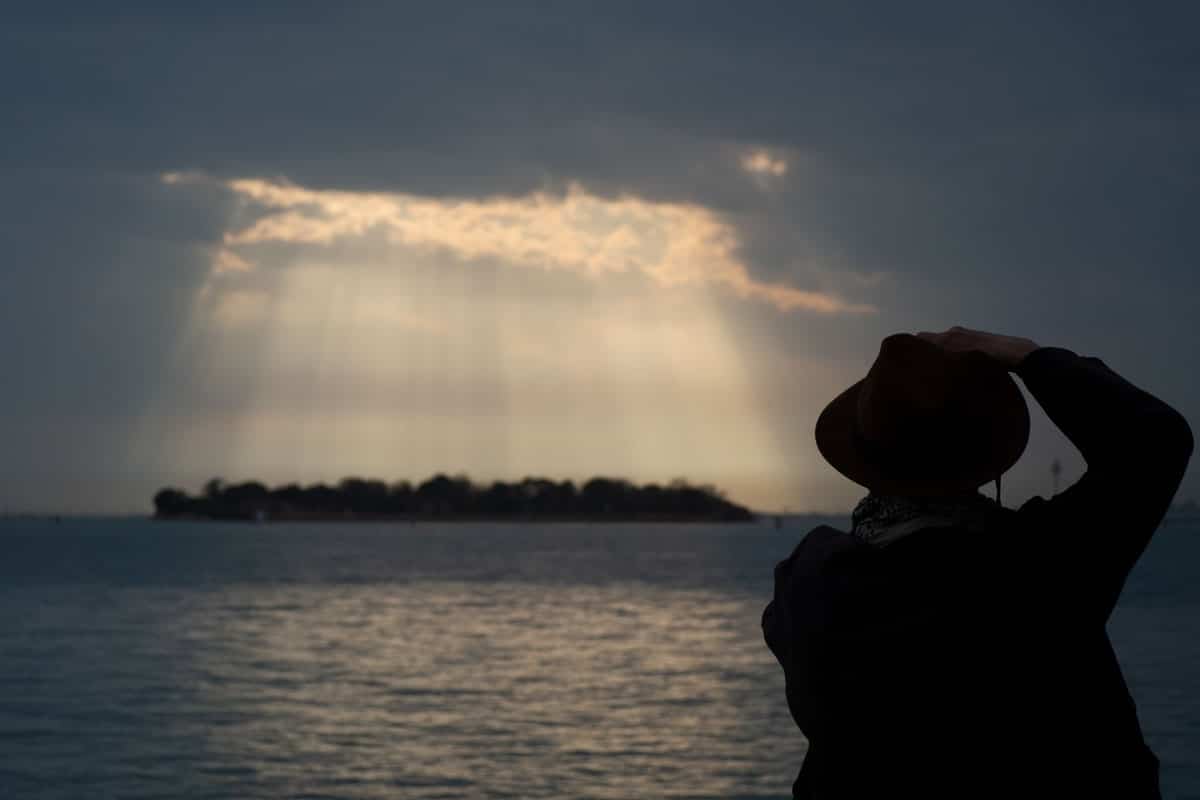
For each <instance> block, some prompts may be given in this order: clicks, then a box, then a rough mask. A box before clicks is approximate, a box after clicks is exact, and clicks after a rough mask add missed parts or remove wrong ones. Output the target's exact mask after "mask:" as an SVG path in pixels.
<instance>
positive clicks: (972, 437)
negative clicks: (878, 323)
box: [816, 333, 1029, 496]
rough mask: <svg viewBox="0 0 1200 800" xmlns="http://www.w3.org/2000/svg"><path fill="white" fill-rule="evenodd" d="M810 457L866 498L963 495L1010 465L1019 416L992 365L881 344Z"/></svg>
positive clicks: (820, 430)
mask: <svg viewBox="0 0 1200 800" xmlns="http://www.w3.org/2000/svg"><path fill="white" fill-rule="evenodd" d="M816 437H817V448H818V449H819V450H820V451H821V455H822V456H824V457H825V460H826V461H828V462H829V463H830V464H831V465H832V466H833V468H834V469H836V470H837V471H838V472H840V473H842V474H843V475H845V476H846V477H847V478H849V479H850V480H852V481H854V482H855V483H857V484H860V485H862V486H865V487H867V488H868V489H870V490H871V491H873V492H878V493H882V494H901V495H916V496H920V495H935V494H945V493H948V492H957V491H969V490H972V489H976V488H978V487H979V486H981V485H983V484H985V483H987V482H988V481H991V480H996V479H997V478H999V476H1000V475H1001V474H1002V473H1003V472H1004V471H1005V470H1007V469H1008V468H1009V467H1011V466H1012V465H1013V464H1015V463H1016V461H1017V459H1018V458H1020V457H1021V453H1022V452H1024V450H1025V445H1026V444H1027V443H1028V441H1029V408H1028V407H1027V406H1026V405H1025V398H1024V396H1022V394H1021V390H1020V389H1019V388H1018V387H1017V384H1016V382H1015V381H1014V380H1013V379H1012V377H1011V376H1010V375H1009V374H1008V370H1007V369H1005V368H1004V367H1003V366H1002V365H1000V364H999V363H997V362H995V361H993V360H992V359H991V358H989V357H988V356H986V355H984V354H983V353H980V352H977V351H964V352H953V351H949V350H946V349H945V348H943V347H941V346H940V345H937V344H935V343H933V342H930V341H927V340H925V339H921V338H919V337H917V336H913V335H911V334H907V333H898V334H895V335H893V336H889V337H887V338H886V339H884V340H883V343H882V344H881V345H880V348H879V355H878V356H877V357H876V359H875V363H874V364H872V365H871V369H870V371H868V372H867V376H866V377H865V378H863V379H862V380H860V381H858V382H857V383H855V384H854V385H853V386H851V387H850V388H849V389H847V390H846V391H844V392H842V393H841V394H840V395H838V396H837V397H836V398H834V399H833V401H832V402H831V403H830V404H829V405H828V406H826V407H825V410H824V411H822V412H821V416H820V417H819V418H818V419H817V429H816Z"/></svg>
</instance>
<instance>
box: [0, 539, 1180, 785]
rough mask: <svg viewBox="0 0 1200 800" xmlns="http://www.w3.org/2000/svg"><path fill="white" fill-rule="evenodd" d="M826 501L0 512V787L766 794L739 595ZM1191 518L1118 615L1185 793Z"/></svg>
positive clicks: (752, 653) (780, 730)
mask: <svg viewBox="0 0 1200 800" xmlns="http://www.w3.org/2000/svg"><path fill="white" fill-rule="evenodd" d="M816 521H817V520H812V519H803V520H793V521H791V522H790V524H789V526H787V527H784V528H783V529H782V530H775V529H774V528H773V527H771V526H769V525H732V526H703V525H595V524H562V525H538V526H527V525H505V524H465V523H461V524H446V525H433V524H420V525H405V524H379V525H364V524H356V525H355V524H352V525H338V524H308V525H305V524H294V525H286V524H281V525H267V526H252V525H238V524H198V523H152V522H148V521H140V520H75V521H72V520H67V521H64V522H63V523H62V524H59V525H54V524H51V523H46V522H28V521H25V522H22V521H6V522H4V523H0V545H2V546H3V547H4V548H5V551H6V556H5V558H4V559H3V560H0V587H2V588H0V796H2V797H22V798H25V797H31V798H80V797H89V798H91V797H122V798H143V797H181V798H207V797H211V798H228V797H272V798H274V797H314V798H315V797H325V798H466V797H471V798H475V797H488V798H503V797H512V798H623V799H624V798H656V797H691V798H768V797H771V798H776V797H786V796H787V795H788V791H789V787H790V783H791V780H792V778H793V777H794V774H795V771H796V768H797V766H798V764H799V762H800V759H801V758H802V755H803V752H804V742H803V739H802V738H801V737H800V736H799V733H798V732H797V731H796V730H795V728H794V726H793V724H792V722H791V720H790V718H789V716H788V714H787V710H786V707H785V706H784V702H783V680H782V675H781V673H780V671H779V668H778V666H777V665H776V664H775V662H774V660H773V659H772V657H771V655H770V654H769V653H768V652H767V650H766V648H765V647H764V646H763V644H762V639H761V634H760V632H759V626H758V620H759V615H760V614H761V611H762V607H763V605H764V604H765V603H766V601H767V600H768V599H769V597H770V591H771V586H770V580H771V568H772V566H773V565H774V563H775V561H777V560H778V559H779V558H782V557H783V556H784V555H786V553H787V552H788V551H789V550H790V548H791V547H792V546H793V545H794V543H795V541H796V540H797V539H798V538H799V537H800V536H801V535H802V534H803V533H804V532H805V531H806V530H808V529H809V528H810V527H811V526H812V525H813V524H815V522H816ZM1197 533H1198V531H1197V530H1196V529H1195V527H1193V528H1191V529H1188V528H1183V527H1174V528H1171V527H1168V528H1166V529H1164V530H1163V531H1161V532H1160V533H1159V535H1158V536H1157V537H1156V540H1155V542H1154V543H1153V544H1152V546H1151V549H1150V551H1149V552H1148V553H1147V555H1146V557H1145V558H1144V559H1143V562H1142V564H1140V565H1139V567H1138V570H1137V572H1136V573H1135V575H1134V576H1133V578H1132V580H1131V584H1130V586H1129V587H1128V588H1127V591H1126V594H1125V597H1124V599H1123V602H1122V605H1121V607H1120V609H1119V610H1118V612H1117V614H1116V615H1115V617H1114V619H1113V622H1112V624H1111V626H1110V629H1111V631H1112V634H1113V638H1114V641H1115V642H1116V644H1117V647H1118V651H1119V654H1120V656H1121V660H1122V663H1123V664H1124V666H1125V669H1126V674H1127V676H1128V677H1129V680H1130V683H1131V685H1132V688H1133V691H1134V694H1135V696H1136V698H1137V700H1138V703H1139V708H1140V711H1141V716H1142V721H1143V727H1144V728H1145V729H1146V732H1147V735H1148V737H1149V738H1150V741H1151V745H1152V746H1153V747H1154V749H1155V751H1156V752H1157V753H1158V755H1159V756H1160V758H1161V759H1162V760H1163V780H1164V789H1165V796H1167V797H1200V780H1198V775H1200V757H1198V756H1197V753H1200V700H1198V695H1197V690H1198V689H1200V685H1198V680H1197V670H1196V669H1195V664H1196V663H1200V636H1198V635H1197V632H1196V627H1195V621H1196V619H1197V618H1198V617H1197V614H1198V612H1200V593H1198V592H1197V589H1196V586H1197V584H1196V581H1195V579H1194V576H1195V572H1196V567H1195V564H1196V563H1197V561H1196V556H1197V555H1200V548H1198V547H1197V546H1196V538H1195V535H1196V534H1197Z"/></svg>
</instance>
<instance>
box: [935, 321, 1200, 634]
mask: <svg viewBox="0 0 1200 800" xmlns="http://www.w3.org/2000/svg"><path fill="white" fill-rule="evenodd" d="M924 336H925V338H930V339H931V340H934V341H940V343H942V344H943V345H944V346H947V347H950V348H952V349H978V350H982V351H983V352H985V353H987V354H989V355H991V356H992V357H993V358H996V359H997V360H998V361H1000V362H1001V363H1004V364H1005V366H1007V367H1008V368H1009V369H1011V370H1012V371H1013V372H1015V373H1016V374H1017V375H1018V376H1020V378H1021V380H1022V381H1023V382H1024V383H1025V386H1026V387H1027V388H1028V389H1029V392H1030V393H1031V394H1032V395H1033V397H1034V398H1035V399H1036V400H1037V401H1038V403H1039V404H1040V405H1041V406H1042V408H1043V409H1045V411H1046V414H1047V416H1049V417H1050V420H1051V421H1052V422H1054V424H1055V425H1057V426H1058V427H1059V429H1060V430H1062V432H1063V433H1064V434H1065V435H1066V436H1067V438H1068V439H1070V440H1071V443H1072V444H1074V445H1075V446H1076V447H1077V448H1078V449H1079V452H1080V453H1081V454H1082V455H1083V458H1084V460H1085V461H1086V462H1087V471H1086V472H1085V473H1084V475H1083V477H1082V478H1080V479H1079V480H1078V481H1077V482H1076V483H1075V484H1073V485H1072V486H1071V487H1070V488H1068V489H1066V490H1065V491H1063V492H1061V493H1059V494H1057V495H1055V496H1054V497H1053V498H1051V499H1050V500H1045V499H1043V498H1041V497H1035V498H1033V499H1032V500H1030V501H1028V502H1027V503H1025V504H1024V505H1023V506H1022V507H1021V509H1020V510H1019V512H1018V518H1019V519H1018V524H1019V525H1021V526H1023V527H1024V528H1025V529H1026V530H1027V531H1029V533H1030V535H1032V536H1035V537H1038V539H1037V541H1035V542H1034V543H1033V544H1034V546H1036V547H1037V549H1036V550H1033V551H1032V552H1031V557H1034V558H1037V557H1047V558H1051V559H1053V560H1054V561H1055V562H1056V564H1053V565H1051V566H1052V567H1053V566H1058V567H1062V568H1063V569H1064V570H1066V572H1065V573H1064V574H1061V575H1060V577H1061V580H1062V583H1063V588H1064V591H1067V592H1076V593H1078V595H1077V596H1074V597H1073V604H1074V602H1079V603H1082V604H1083V605H1085V606H1087V607H1090V608H1092V609H1095V610H1096V611H1098V612H1100V613H1102V614H1103V616H1104V617H1107V616H1108V614H1109V613H1111V611H1112V609H1113V607H1114V606H1115V605H1116V602H1117V598H1118V596H1119V595H1120V593H1121V588H1122V586H1123V585H1124V583H1125V579H1126V577H1127V576H1128V575H1129V571H1130V570H1131V569H1132V568H1133V565H1134V563H1135V562H1136V561H1137V559H1138V557H1139V556H1140V555H1141V554H1142V551H1143V550H1144V549H1145V548H1146V544H1147V543H1148V542H1149V540H1150V537H1151V536H1152V535H1153V534H1154V531H1155V530H1156V529H1157V528H1158V526H1159V524H1160V523H1161V522H1162V518H1163V515H1164V514H1165V513H1166V511H1167V508H1168V506H1169V505H1170V502H1171V499H1172V497H1174V495H1175V491H1176V490H1177V489H1178V488H1179V483H1180V481H1181V480H1182V479H1183V474H1184V471H1185V469H1186V468H1187V463H1188V460H1189V458H1190V457H1191V453H1192V448H1193V437H1192V431H1191V428H1190V427H1189V426H1188V424H1187V421H1186V420H1184V418H1183V416H1182V415H1180V414H1179V412H1177V411H1175V409H1173V408H1171V407H1170V406H1168V405H1167V404H1166V403H1164V402H1162V401H1161V400H1159V399H1158V398H1156V397H1154V396H1152V395H1150V394H1149V393H1147V392H1145V391H1143V390H1141V389H1139V388H1137V387H1136V386H1134V385H1133V384H1132V383H1130V382H1129V381H1127V380H1125V379H1124V378H1122V377H1121V376H1120V375H1117V374H1116V373H1115V372H1113V371H1112V370H1111V369H1109V368H1108V367H1107V366H1105V364H1104V362H1102V361H1100V360H1099V359H1097V358H1085V357H1081V356H1078V355H1076V354H1075V353H1073V352H1071V351H1070V350H1065V349H1063V348H1059V347H1038V346H1037V345H1036V344H1035V343H1034V342H1032V341H1030V340H1028V339H1015V338H1012V337H1004V336H995V335H993V334H986V333H982V332H978V331H970V330H967V329H964V328H954V329H951V331H949V332H947V333H945V334H925V335H924ZM939 337H941V338H940V339H939Z"/></svg>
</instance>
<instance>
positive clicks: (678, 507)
mask: <svg viewBox="0 0 1200 800" xmlns="http://www.w3.org/2000/svg"><path fill="white" fill-rule="evenodd" d="M154 512H155V516H156V517H158V518H160V519H173V518H190V519H230V520H269V519H290V520H304V519H311V520H319V519H527V520H538V519H547V520H571V519H587V520H671V521H730V522H737V521H745V520H750V519H753V516H754V515H753V514H751V513H750V511H749V510H748V509H746V508H744V507H742V506H739V505H737V504H736V503H732V502H730V501H729V500H727V499H726V498H725V497H724V495H723V494H722V493H721V492H720V491H719V490H717V489H715V488H713V487H711V486H695V485H692V484H689V483H688V482H687V481H684V480H675V481H672V482H671V483H670V485H669V486H667V487H662V486H659V485H658V484H653V483H651V484H647V485H646V486H636V485H634V484H632V483H630V482H629V481H626V480H622V479H619V478H607V477H596V478H592V479H590V480H588V481H587V482H585V483H584V484H583V486H582V487H579V488H577V487H576V486H575V484H574V483H573V482H571V481H569V480H568V481H554V480H551V479H549V478H542V477H528V478H524V479H523V480H521V481H520V482H519V483H507V482H504V481H496V482H495V483H492V484H490V485H487V486H483V485H477V484H474V483H472V482H471V480H470V479H469V478H467V477H466V476H465V475H456V476H453V477H451V476H448V475H444V474H440V473H439V474H437V475H434V476H432V477H430V478H428V479H426V480H424V481H422V482H420V483H418V484H416V485H415V486H414V485H413V484H411V483H409V482H408V481H399V482H395V483H392V484H390V485H389V484H387V483H385V482H384V481H381V480H374V479H365V478H360V477H349V478H343V479H342V480H341V481H339V482H338V484H337V485H336V486H328V485H326V484H323V483H317V484H313V485H310V486H300V485H298V484H295V483H290V484H286V485H284V486H279V487H277V488H275V489H268V488H267V487H266V486H264V485H263V484H262V483H259V482H257V481H248V482H245V483H226V482H225V481H223V480H221V479H220V478H213V479H212V480H210V481H208V482H207V483H205V484H204V488H203V491H202V493H201V494H199V495H197V496H194V497H193V496H191V495H189V494H188V493H187V492H185V491H184V490H182V489H177V488H173V487H168V488H165V489H162V490H160V491H159V492H158V493H157V494H155V495H154Z"/></svg>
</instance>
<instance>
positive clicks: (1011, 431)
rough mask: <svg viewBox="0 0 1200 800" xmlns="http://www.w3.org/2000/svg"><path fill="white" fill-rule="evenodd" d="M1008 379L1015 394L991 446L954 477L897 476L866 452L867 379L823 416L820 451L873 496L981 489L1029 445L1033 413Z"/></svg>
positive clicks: (996, 427) (998, 420)
mask: <svg viewBox="0 0 1200 800" xmlns="http://www.w3.org/2000/svg"><path fill="white" fill-rule="evenodd" d="M1005 377H1006V378H1007V383H1008V385H1009V386H1010V387H1011V392H1005V394H1006V395H1007V396H1006V397H1005V398H1004V401H1005V402H1004V403H1003V404H1002V408H1003V413H998V414H996V416H995V422H994V424H993V426H992V430H991V431H990V432H989V433H990V435H989V437H988V439H989V442H990V444H988V445H986V446H984V447H983V449H982V450H981V451H980V452H979V453H978V454H977V455H978V458H977V460H975V461H974V462H973V463H971V464H958V465H955V469H954V474H951V475H945V476H927V475H897V474H894V472H892V471H889V470H887V469H885V468H884V467H882V466H881V465H879V464H877V463H875V462H873V461H872V460H871V458H870V457H869V456H868V454H866V453H864V452H862V450H861V448H860V446H859V440H858V438H857V437H856V436H855V430H856V427H857V425H858V421H857V418H858V395H859V392H860V391H861V390H862V386H863V383H864V381H865V379H863V380H860V381H858V382H857V383H855V384H854V385H852V386H851V387H850V388H848V389H846V390H845V391H844V392H842V393H841V394H839V395H838V396H837V397H835V398H834V399H833V401H832V402H830V403H829V405H827V406H826V407H825V409H824V410H823V411H822V412H821V415H820V416H819V417H818V418H817V426H816V431H815V434H816V440H817V449H818V450H819V451H820V452H821V455H822V456H823V457H824V458H825V460H826V461H828V462H829V464H830V466H832V467H833V468H834V469H836V470H837V471H838V472H840V473H841V474H842V475H844V476H846V477H847V478H849V479H850V480H852V481H854V482H855V483H857V484H859V485H860V486H864V487H866V488H867V489H869V490H871V491H872V492H877V493H880V494H895V495H908V496H929V495H939V494H947V493H951V492H960V491H969V490H973V489H977V488H978V487H980V486H982V485H983V484H985V483H987V482H988V481H991V480H995V479H996V478H997V477H998V476H999V475H1000V474H1002V473H1003V472H1004V471H1005V470H1007V469H1008V468H1009V467H1011V466H1012V465H1013V464H1015V463H1016V462H1017V460H1018V459H1019V458H1020V457H1021V454H1022V453H1023V452H1024V451H1025V446H1026V444H1027V443H1028V441H1029V408H1028V407H1027V406H1026V405H1025V398H1024V397H1023V396H1022V395H1021V390H1020V389H1019V388H1017V385H1016V383H1015V382H1013V380H1012V378H1011V377H1008V376H1005Z"/></svg>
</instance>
